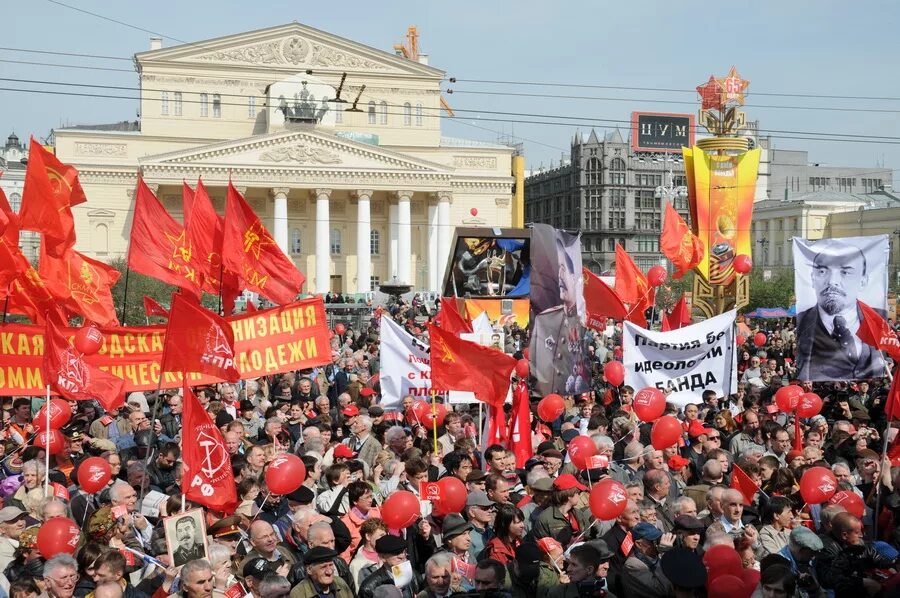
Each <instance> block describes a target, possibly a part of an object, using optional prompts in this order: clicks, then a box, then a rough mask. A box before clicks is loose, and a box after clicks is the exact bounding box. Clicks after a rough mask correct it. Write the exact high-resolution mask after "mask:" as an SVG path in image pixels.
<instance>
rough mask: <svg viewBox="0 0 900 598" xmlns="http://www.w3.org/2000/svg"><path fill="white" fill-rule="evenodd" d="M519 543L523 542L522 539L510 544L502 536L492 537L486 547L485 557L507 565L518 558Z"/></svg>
mask: <svg viewBox="0 0 900 598" xmlns="http://www.w3.org/2000/svg"><path fill="white" fill-rule="evenodd" d="M519 544H521V541H518V542H516V543H515V544H514V545H512V546H510V545H509V544H507V543H506V542H505V541H503V540H502V539H500V538H496V537H495V538H491V540H490V541H489V542H488V543H487V545H486V546H485V547H484V556H485V558H489V559H496V560H498V561H500V562H501V563H503V564H504V565H507V564H509V563H511V562H512V561H514V560H516V546H518V545H519Z"/></svg>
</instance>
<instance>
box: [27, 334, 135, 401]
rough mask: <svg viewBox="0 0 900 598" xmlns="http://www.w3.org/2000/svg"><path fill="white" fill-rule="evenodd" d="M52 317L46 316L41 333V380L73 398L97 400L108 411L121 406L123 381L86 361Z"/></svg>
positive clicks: (61, 393)
mask: <svg viewBox="0 0 900 598" xmlns="http://www.w3.org/2000/svg"><path fill="white" fill-rule="evenodd" d="M53 320H54V318H52V317H51V318H47V326H46V330H45V333H44V361H43V364H42V366H41V370H42V373H43V375H44V382H45V383H46V384H49V385H50V388H51V389H52V390H53V391H55V392H57V393H59V394H60V395H62V396H63V397H65V398H67V399H70V400H73V401H89V400H92V399H97V400H98V401H100V404H101V405H103V408H104V409H105V410H107V411H111V410H113V409H118V408H119V407H121V406H122V405H124V404H125V394H124V393H125V381H124V380H122V379H121V378H119V377H118V376H113V375H112V374H109V373H107V372H104V371H103V370H101V369H100V368H98V367H94V366H92V365H90V364H88V363H86V362H85V361H84V355H82V354H81V352H79V351H78V350H77V349H75V347H73V346H72V345H70V344H69V341H68V339H66V337H65V336H63V333H62V331H61V330H60V329H59V328H58V327H57V325H56V323H55V322H54V321H53Z"/></svg>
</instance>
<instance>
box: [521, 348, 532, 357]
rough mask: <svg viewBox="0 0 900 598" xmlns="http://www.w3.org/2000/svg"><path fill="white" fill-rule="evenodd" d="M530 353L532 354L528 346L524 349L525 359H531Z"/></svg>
mask: <svg viewBox="0 0 900 598" xmlns="http://www.w3.org/2000/svg"><path fill="white" fill-rule="evenodd" d="M529 355H531V351H529V350H528V347H525V348H524V349H522V357H524V358H525V359H531V358H530V357H529Z"/></svg>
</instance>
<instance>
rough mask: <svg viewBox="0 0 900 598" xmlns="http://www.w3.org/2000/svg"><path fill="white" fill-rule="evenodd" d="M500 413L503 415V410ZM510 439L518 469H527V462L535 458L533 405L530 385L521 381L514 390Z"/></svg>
mask: <svg viewBox="0 0 900 598" xmlns="http://www.w3.org/2000/svg"><path fill="white" fill-rule="evenodd" d="M500 412H501V414H502V412H503V410H502V409H501V410H500ZM509 439H510V449H511V450H512V452H513V454H514V455H515V456H516V467H518V468H522V467H525V462H526V461H528V460H529V459H530V458H531V457H533V456H534V447H533V446H532V444H531V404H530V403H529V400H528V385H527V384H525V383H524V382H521V381H520V382H518V383H516V386H515V388H513V403H512V419H511V420H510V425H509Z"/></svg>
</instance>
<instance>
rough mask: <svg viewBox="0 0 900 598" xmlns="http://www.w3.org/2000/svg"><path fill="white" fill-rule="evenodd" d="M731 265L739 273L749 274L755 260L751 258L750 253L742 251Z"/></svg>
mask: <svg viewBox="0 0 900 598" xmlns="http://www.w3.org/2000/svg"><path fill="white" fill-rule="evenodd" d="M731 265H732V266H733V267H734V271H735V272H737V273H738V274H749V273H750V270H752V269H753V260H751V259H750V256H749V255H747V254H745V253H741V254H738V255H736V256H734V260H732V262H731Z"/></svg>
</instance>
